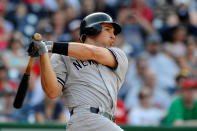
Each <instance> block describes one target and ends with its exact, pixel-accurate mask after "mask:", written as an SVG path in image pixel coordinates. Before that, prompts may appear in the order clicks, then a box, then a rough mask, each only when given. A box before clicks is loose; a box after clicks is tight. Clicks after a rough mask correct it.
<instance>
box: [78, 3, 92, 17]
mask: <svg viewBox="0 0 197 131" xmlns="http://www.w3.org/2000/svg"><path fill="white" fill-rule="evenodd" d="M80 2H81V14H80V17H79V18H80V19H83V18H84V17H85V16H87V15H89V14H90V13H92V12H94V11H95V9H96V5H95V3H94V2H95V0H81V1H80Z"/></svg>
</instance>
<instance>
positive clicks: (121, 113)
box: [115, 99, 128, 124]
mask: <svg viewBox="0 0 197 131" xmlns="http://www.w3.org/2000/svg"><path fill="white" fill-rule="evenodd" d="M115 117H116V123H117V124H127V121H128V120H127V110H126V108H125V105H124V102H123V101H122V100H121V99H118V100H117V109H116V113H115Z"/></svg>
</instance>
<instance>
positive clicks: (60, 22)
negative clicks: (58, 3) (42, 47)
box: [51, 10, 69, 41]
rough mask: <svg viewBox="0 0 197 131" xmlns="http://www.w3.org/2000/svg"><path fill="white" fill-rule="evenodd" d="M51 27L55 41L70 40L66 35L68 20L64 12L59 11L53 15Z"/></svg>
mask: <svg viewBox="0 0 197 131" xmlns="http://www.w3.org/2000/svg"><path fill="white" fill-rule="evenodd" d="M51 25H52V30H53V35H54V39H55V41H66V40H67V39H69V38H68V36H67V35H66V34H65V29H66V18H65V15H64V10H58V11H57V12H54V13H53V15H52V19H51Z"/></svg>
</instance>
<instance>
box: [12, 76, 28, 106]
mask: <svg viewBox="0 0 197 131" xmlns="http://www.w3.org/2000/svg"><path fill="white" fill-rule="evenodd" d="M29 77H30V75H27V74H24V75H23V78H22V80H21V83H20V85H19V88H18V91H17V94H16V97H15V100H14V104H13V105H14V107H15V108H17V109H18V108H21V106H22V105H23V101H24V99H25V96H26V92H27V88H28V83H29Z"/></svg>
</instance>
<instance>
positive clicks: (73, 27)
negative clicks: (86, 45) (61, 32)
mask: <svg viewBox="0 0 197 131" xmlns="http://www.w3.org/2000/svg"><path fill="white" fill-rule="evenodd" d="M80 23H81V20H73V21H71V23H70V24H69V25H68V28H69V30H70V34H71V40H70V41H75V42H80V40H79V30H80V29H79V27H80Z"/></svg>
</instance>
